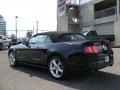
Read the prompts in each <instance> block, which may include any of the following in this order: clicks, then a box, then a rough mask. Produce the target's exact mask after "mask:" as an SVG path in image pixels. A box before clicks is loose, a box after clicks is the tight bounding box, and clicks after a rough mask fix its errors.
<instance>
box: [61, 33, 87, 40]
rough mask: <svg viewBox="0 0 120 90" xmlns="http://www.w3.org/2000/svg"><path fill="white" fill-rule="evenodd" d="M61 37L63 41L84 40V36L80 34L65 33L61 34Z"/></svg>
mask: <svg viewBox="0 0 120 90" xmlns="http://www.w3.org/2000/svg"><path fill="white" fill-rule="evenodd" d="M61 39H62V41H64V42H71V41H81V40H85V37H84V36H82V35H80V34H65V35H62V38H61Z"/></svg>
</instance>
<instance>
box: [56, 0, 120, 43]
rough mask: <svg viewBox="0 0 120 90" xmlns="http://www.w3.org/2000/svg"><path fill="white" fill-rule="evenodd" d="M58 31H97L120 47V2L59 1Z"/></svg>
mask: <svg viewBox="0 0 120 90" xmlns="http://www.w3.org/2000/svg"><path fill="white" fill-rule="evenodd" d="M57 8H58V10H57V20H58V23H57V30H58V31H68V32H81V31H90V30H95V31H97V33H98V35H102V36H109V37H111V39H112V41H113V44H115V45H120V0H58V7H57Z"/></svg>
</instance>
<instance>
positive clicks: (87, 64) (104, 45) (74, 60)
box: [8, 32, 114, 79]
mask: <svg viewBox="0 0 120 90" xmlns="http://www.w3.org/2000/svg"><path fill="white" fill-rule="evenodd" d="M8 56H9V63H10V65H11V66H12V67H14V66H17V65H18V64H20V63H25V64H30V65H36V66H40V67H47V68H48V69H49V72H50V74H51V75H52V77H54V78H55V79H62V78H64V77H66V76H67V74H68V72H69V71H73V70H74V71H88V70H99V69H101V68H104V67H106V66H112V65H113V62H114V59H113V51H112V49H111V45H110V44H109V42H108V41H106V40H87V39H85V37H84V36H83V35H81V34H78V33H66V32H46V33H40V34H36V35H34V36H33V37H32V38H30V39H29V40H28V41H26V42H25V43H21V44H18V45H15V46H11V47H10V49H9V52H8Z"/></svg>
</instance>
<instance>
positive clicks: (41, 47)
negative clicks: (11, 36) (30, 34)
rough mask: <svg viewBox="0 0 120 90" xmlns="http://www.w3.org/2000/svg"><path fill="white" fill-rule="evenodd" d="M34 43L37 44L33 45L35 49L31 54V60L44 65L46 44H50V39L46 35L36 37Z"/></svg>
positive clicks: (46, 50) (46, 52)
mask: <svg viewBox="0 0 120 90" xmlns="http://www.w3.org/2000/svg"><path fill="white" fill-rule="evenodd" d="M36 42H37V44H36V45H34V47H36V49H35V51H34V52H32V54H33V57H32V60H33V62H34V63H36V64H45V62H46V56H47V55H48V48H47V45H46V44H50V43H52V39H51V38H50V37H49V36H48V35H38V36H37V40H36ZM31 47H33V46H31Z"/></svg>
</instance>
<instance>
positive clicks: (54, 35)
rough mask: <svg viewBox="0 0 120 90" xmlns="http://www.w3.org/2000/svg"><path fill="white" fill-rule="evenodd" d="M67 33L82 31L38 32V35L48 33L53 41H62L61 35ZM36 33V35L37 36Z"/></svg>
mask: <svg viewBox="0 0 120 90" xmlns="http://www.w3.org/2000/svg"><path fill="white" fill-rule="evenodd" d="M65 34H80V33H69V32H63V31H62V32H57V31H54V32H44V33H38V34H36V35H48V36H50V37H51V39H52V41H53V42H59V41H60V36H62V35H65ZM36 35H35V36H36Z"/></svg>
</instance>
